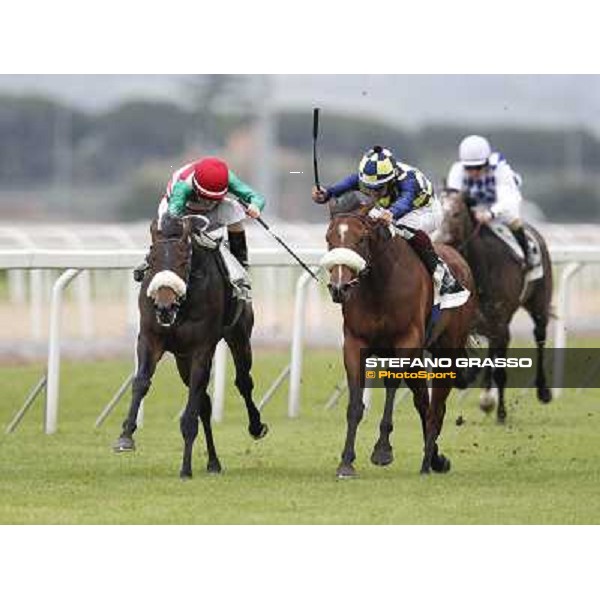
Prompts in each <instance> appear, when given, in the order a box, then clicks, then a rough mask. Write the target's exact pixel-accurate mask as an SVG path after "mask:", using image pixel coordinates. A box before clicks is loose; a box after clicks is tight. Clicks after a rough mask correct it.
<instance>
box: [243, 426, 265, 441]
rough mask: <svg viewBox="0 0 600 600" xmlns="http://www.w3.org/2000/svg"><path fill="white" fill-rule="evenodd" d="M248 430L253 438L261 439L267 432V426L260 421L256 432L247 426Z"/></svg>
mask: <svg viewBox="0 0 600 600" xmlns="http://www.w3.org/2000/svg"><path fill="white" fill-rule="evenodd" d="M248 431H249V432H250V435H251V436H252V438H254V439H255V440H262V439H263V438H264V437H265V436H266V435H267V433H269V426H268V425H267V424H265V423H261V424H260V431H259V432H258V433H256V432H253V431H252V429H250V428H248Z"/></svg>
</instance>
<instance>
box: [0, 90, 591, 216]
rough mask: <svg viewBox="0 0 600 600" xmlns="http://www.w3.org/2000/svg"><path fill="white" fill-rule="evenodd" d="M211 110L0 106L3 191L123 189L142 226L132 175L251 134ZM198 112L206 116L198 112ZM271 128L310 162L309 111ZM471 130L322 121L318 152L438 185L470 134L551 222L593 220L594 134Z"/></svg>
mask: <svg viewBox="0 0 600 600" xmlns="http://www.w3.org/2000/svg"><path fill="white" fill-rule="evenodd" d="M213 91H214V90H213ZM207 98H208V100H207ZM209 100H210V102H215V101H218V95H216V96H214V97H209V96H207V95H206V94H205V95H204V96H202V94H199V95H198V99H197V103H196V107H195V108H194V106H193V105H191V106H190V107H189V108H185V107H183V106H181V105H178V104H175V103H170V102H165V101H154V100H152V101H150V100H138V101H127V102H123V103H121V104H119V105H118V106H115V107H113V108H111V109H110V110H107V111H105V112H102V113H90V112H84V111H82V110H80V109H77V108H74V107H72V106H68V105H66V104H64V103H60V102H57V101H55V100H53V99H50V98H44V97H39V96H8V95H5V96H0V186H1V187H2V188H3V189H6V188H12V187H19V186H26V185H32V186H36V185H47V184H49V183H56V182H65V181H66V182H68V183H70V184H76V185H80V186H81V185H88V184H89V185H95V186H98V185H103V184H108V183H111V184H114V182H126V183H127V182H129V183H130V186H129V189H131V190H132V192H131V194H129V196H128V197H125V198H122V199H121V200H122V202H123V205H124V206H125V209H124V210H123V214H127V215H128V216H130V217H135V216H141V210H140V213H137V212H136V209H135V201H134V200H133V199H132V198H133V196H135V191H134V190H133V188H132V186H133V187H135V181H134V180H135V174H136V173H138V172H139V170H140V169H142V168H143V167H144V166H145V165H147V164H148V163H151V162H158V163H159V164H161V165H162V164H165V165H166V164H167V163H168V164H169V166H170V165H171V164H174V161H178V160H179V159H180V157H182V156H184V155H185V154H186V152H189V149H190V147H192V148H198V149H199V151H200V150H202V151H210V152H219V151H222V150H223V148H225V147H226V146H227V143H228V140H229V139H230V138H231V136H232V134H233V133H234V132H236V131H240V130H243V129H244V128H249V127H250V126H251V125H252V123H253V120H254V117H253V114H252V111H251V110H249V109H248V108H247V107H244V106H242V107H241V108H240V109H239V110H237V111H230V112H228V113H223V112H219V111H217V110H207V109H206V106H207V102H208V101H209ZM217 103H218V102H217ZM200 105H202V106H203V107H204V110H199V109H198V106H200ZM275 122H276V129H275V130H276V145H277V148H278V152H277V153H276V158H277V157H278V154H279V153H287V154H288V155H290V154H291V155H294V156H297V157H298V159H299V160H300V161H308V160H309V159H310V153H311V149H312V139H311V134H312V115H311V114H310V110H308V109H307V110H306V111H302V112H299V111H296V112H293V111H288V112H279V113H278V114H277V115H275ZM472 129H473V128H472V127H465V126H464V125H459V124H445V123H440V124H429V125H427V126H426V127H423V128H420V129H418V130H408V129H402V128H400V127H396V126H392V125H390V124H389V123H386V122H385V121H383V120H377V119H373V118H367V117H363V116H353V115H345V114H344V115H342V114H327V115H325V116H324V118H323V122H322V131H321V137H320V140H319V149H320V155H321V157H322V160H323V162H324V163H325V162H326V161H331V164H338V165H348V167H347V168H353V166H354V163H356V162H357V159H358V157H359V156H360V154H361V153H362V152H363V151H364V150H366V148H367V147H368V146H369V145H372V144H375V143H379V144H383V145H386V146H389V147H391V148H392V149H394V150H395V151H396V152H397V153H398V154H399V158H400V159H401V160H403V161H405V162H409V163H412V164H415V165H418V166H419V167H421V168H422V169H423V170H424V171H425V172H428V173H430V174H431V176H432V177H433V178H434V179H437V183H438V185H441V184H442V178H443V175H444V173H445V172H447V170H448V167H449V165H450V163H451V162H452V160H454V159H455V157H456V153H457V145H458V143H459V141H460V139H462V137H463V136H464V135H466V134H468V133H481V134H483V135H487V136H489V138H490V140H491V141H492V143H493V145H494V146H495V147H496V148H498V149H500V150H501V151H502V152H503V153H504V154H505V155H506V156H507V158H508V159H509V161H510V162H511V164H512V165H513V166H514V167H515V168H516V169H517V170H518V171H520V172H521V173H523V175H524V176H525V177H526V181H530V182H531V183H532V188H531V191H530V196H531V197H533V199H534V201H536V202H537V203H539V204H540V206H541V207H542V210H543V211H544V212H545V213H546V214H547V215H548V216H550V217H551V218H556V219H557V220H558V219H563V218H564V219H567V220H574V219H576V220H577V219H581V220H590V219H595V218H597V217H599V216H600V210H599V207H600V198H599V196H598V192H597V187H598V186H597V176H596V171H597V165H598V164H600V140H599V139H598V138H597V137H596V136H595V135H594V134H593V133H592V132H591V131H589V130H583V129H569V130H566V129H564V128H555V129H549V128H545V129H541V128H534V127H530V128H523V127H506V126H497V125H493V124H491V125H489V126H486V127H480V128H478V129H477V131H473V130H472ZM166 168H167V169H168V168H169V167H166ZM248 168H249V169H251V168H253V167H251V166H249V167H248ZM275 168H276V169H277V168H278V167H277V165H275ZM325 173H327V171H325ZM168 176H169V173H168V172H164V173H161V174H160V175H158V174H156V175H153V177H156V178H160V179H161V181H160V182H159V181H156V185H157V186H158V185H159V183H160V185H163V184H164V182H165V181H166V180H167V178H168ZM138 178H139V177H138ZM126 195H127V194H126ZM565 195H567V196H568V197H569V198H570V199H571V200H570V205H569V207H568V210H566V208H567V207H564V206H563V204H564V203H565V202H564V198H565ZM132 206H133V209H132ZM282 216H285V214H284V215H282ZM300 216H301V215H300Z"/></svg>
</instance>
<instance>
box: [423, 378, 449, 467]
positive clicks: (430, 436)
mask: <svg viewBox="0 0 600 600" xmlns="http://www.w3.org/2000/svg"><path fill="white" fill-rule="evenodd" d="M450 391H451V388H445V387H436V386H435V385H434V386H433V387H432V388H431V403H430V404H429V407H428V410H427V424H426V429H425V451H424V453H423V463H422V465H421V473H422V474H427V473H429V472H430V469H432V470H433V471H435V472H436V473H447V472H448V471H449V470H450V461H449V460H448V459H447V458H446V457H445V456H444V455H443V454H440V453H439V449H438V445H437V439H438V437H439V435H440V433H441V431H442V426H443V424H444V416H445V414H446V398H447V397H448V394H449V393H450Z"/></svg>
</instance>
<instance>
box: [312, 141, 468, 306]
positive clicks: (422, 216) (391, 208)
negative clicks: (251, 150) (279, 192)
mask: <svg viewBox="0 0 600 600" xmlns="http://www.w3.org/2000/svg"><path fill="white" fill-rule="evenodd" d="M356 190H359V191H360V192H362V193H363V194H364V195H365V196H367V197H368V198H370V199H371V200H372V201H373V202H374V203H375V204H376V206H377V207H378V208H379V210H378V211H376V213H374V214H373V216H374V218H376V219H377V220H379V221H383V222H384V223H386V224H391V223H394V224H395V225H396V227H397V228H398V229H399V230H400V232H401V234H402V236H403V237H404V238H405V239H406V240H407V241H408V243H409V244H410V245H411V247H412V248H413V250H415V252H416V253H417V255H418V256H419V258H420V259H421V260H422V262H423V264H424V265H425V267H426V268H427V270H428V271H429V273H430V274H431V275H432V277H433V278H434V279H435V280H436V281H438V282H439V283H440V301H441V302H440V306H441V308H452V307H455V306H460V305H461V304H463V303H464V302H466V300H467V299H468V297H469V295H470V293H469V291H468V290H466V289H465V288H464V287H463V286H462V285H461V284H460V283H459V282H458V281H457V280H456V278H455V277H454V275H453V274H452V272H451V271H450V269H449V268H448V266H447V265H446V264H445V263H444V261H442V259H441V258H440V257H439V256H438V255H437V253H436V252H435V250H434V248H433V244H432V243H431V240H430V239H429V235H428V234H431V233H433V232H434V231H435V230H436V229H437V228H438V227H439V226H440V225H441V222H442V219H443V212H442V207H441V204H440V202H439V200H438V199H437V198H436V196H435V192H434V189H433V185H432V183H431V181H429V179H428V178H427V177H425V175H423V173H422V172H421V171H420V170H419V169H417V168H416V167H413V166H411V165H409V164H406V163H402V162H399V161H397V160H396V159H395V157H394V155H393V154H392V152H391V151H390V150H388V149H386V148H383V147H382V146H373V148H371V149H370V150H369V151H368V152H366V153H365V155H364V156H363V157H362V159H361V161H360V163H359V166H358V172H357V173H353V174H352V175H349V176H348V177H346V178H345V179H343V180H342V181H340V182H338V183H336V184H335V185H332V186H330V187H327V188H320V189H317V188H313V193H312V197H313V200H314V201H315V202H317V203H319V204H322V203H325V202H327V201H329V200H330V199H331V198H339V197H340V196H343V195H344V194H346V193H348V192H351V191H356Z"/></svg>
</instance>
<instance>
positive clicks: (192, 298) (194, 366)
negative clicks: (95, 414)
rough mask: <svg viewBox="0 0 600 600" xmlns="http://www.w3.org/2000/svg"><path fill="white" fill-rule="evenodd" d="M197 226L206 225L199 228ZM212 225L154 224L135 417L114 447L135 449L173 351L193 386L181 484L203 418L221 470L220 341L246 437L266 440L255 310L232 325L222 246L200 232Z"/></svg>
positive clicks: (184, 423) (212, 462) (143, 292)
mask: <svg viewBox="0 0 600 600" xmlns="http://www.w3.org/2000/svg"><path fill="white" fill-rule="evenodd" d="M198 221H201V222H202V225H203V227H201V228H198V227H197V225H198ZM207 223H208V221H207V219H206V218H204V217H183V218H179V217H174V216H171V215H168V214H165V215H163V216H162V218H161V222H160V227H159V225H158V223H157V222H156V221H155V222H154V223H153V224H152V225H151V228H150V232H151V235H152V247H151V249H150V255H149V260H148V262H149V265H150V268H149V270H148V272H147V273H146V277H145V279H144V281H143V282H142V286H141V289H140V294H139V310H140V333H139V336H138V341H137V358H138V366H137V372H136V375H135V378H134V380H133V386H132V400H131V406H130V409H129V414H128V416H127V418H126V419H125V421H124V422H123V430H122V433H121V436H120V438H119V439H118V440H117V442H116V444H115V446H114V449H115V451H118V452H124V451H129V450H134V448H135V444H134V442H133V433H134V432H135V430H136V421H137V414H138V411H139V407H140V403H141V401H142V399H143V398H144V396H145V395H146V394H147V393H148V390H149V389H150V384H151V382H152V376H153V375H154V372H155V370H156V365H157V364H158V361H159V360H160V358H161V357H162V355H163V354H164V353H165V352H171V353H172V354H173V355H174V356H175V360H176V363H177V369H178V371H179V375H180V377H181V379H182V381H183V382H184V383H185V385H186V386H187V387H188V388H189V394H188V401H187V405H186V407H185V410H184V412H183V414H182V416H181V423H180V424H181V434H182V436H183V440H184V450H183V462H182V466H181V473H180V475H181V477H182V478H190V477H191V476H192V448H193V445H194V441H195V439H196V437H197V435H198V418H200V420H201V421H202V426H203V428H204V435H205V438H206V449H207V452H208V465H207V470H208V472H210V473H219V472H220V471H221V464H220V462H219V459H218V457H217V452H216V449H215V444H214V440H213V433H212V427H211V413H212V406H211V400H210V397H209V395H208V393H207V386H208V383H209V378H210V371H211V366H212V360H213V356H214V353H215V349H216V346H217V343H218V342H219V341H220V340H221V339H222V338H225V340H226V342H227V344H228V346H229V348H230V349H231V353H232V355H233V360H234V363H235V368H236V379H235V384H236V386H237V388H238V390H239V392H240V394H241V395H242V397H243V398H244V402H245V404H246V409H247V411H248V419H249V426H248V431H249V433H250V435H251V436H252V437H253V438H254V439H260V438H262V437H264V436H265V435H266V433H267V431H268V428H267V426H266V425H264V424H263V423H262V422H261V418H260V413H259V411H258V409H257V408H256V406H255V404H254V401H253V400H252V390H253V387H254V384H253V381H252V376H251V374H250V369H251V367H252V348H251V345H250V336H251V334H252V327H253V324H254V314H253V311H252V305H251V304H250V303H243V307H242V310H241V312H240V313H239V316H238V314H236V315H235V316H236V320H235V322H234V323H232V324H231V326H228V324H229V323H230V320H231V318H232V314H233V312H235V311H234V310H233V308H234V307H233V300H232V295H231V289H230V285H229V283H228V281H229V280H228V277H227V274H226V268H225V265H224V264H223V262H222V259H221V256H220V252H219V249H218V245H217V244H216V243H214V242H213V241H212V240H211V239H210V238H208V236H206V235H205V234H204V233H203V231H202V229H203V228H205V227H206V225H207Z"/></svg>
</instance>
